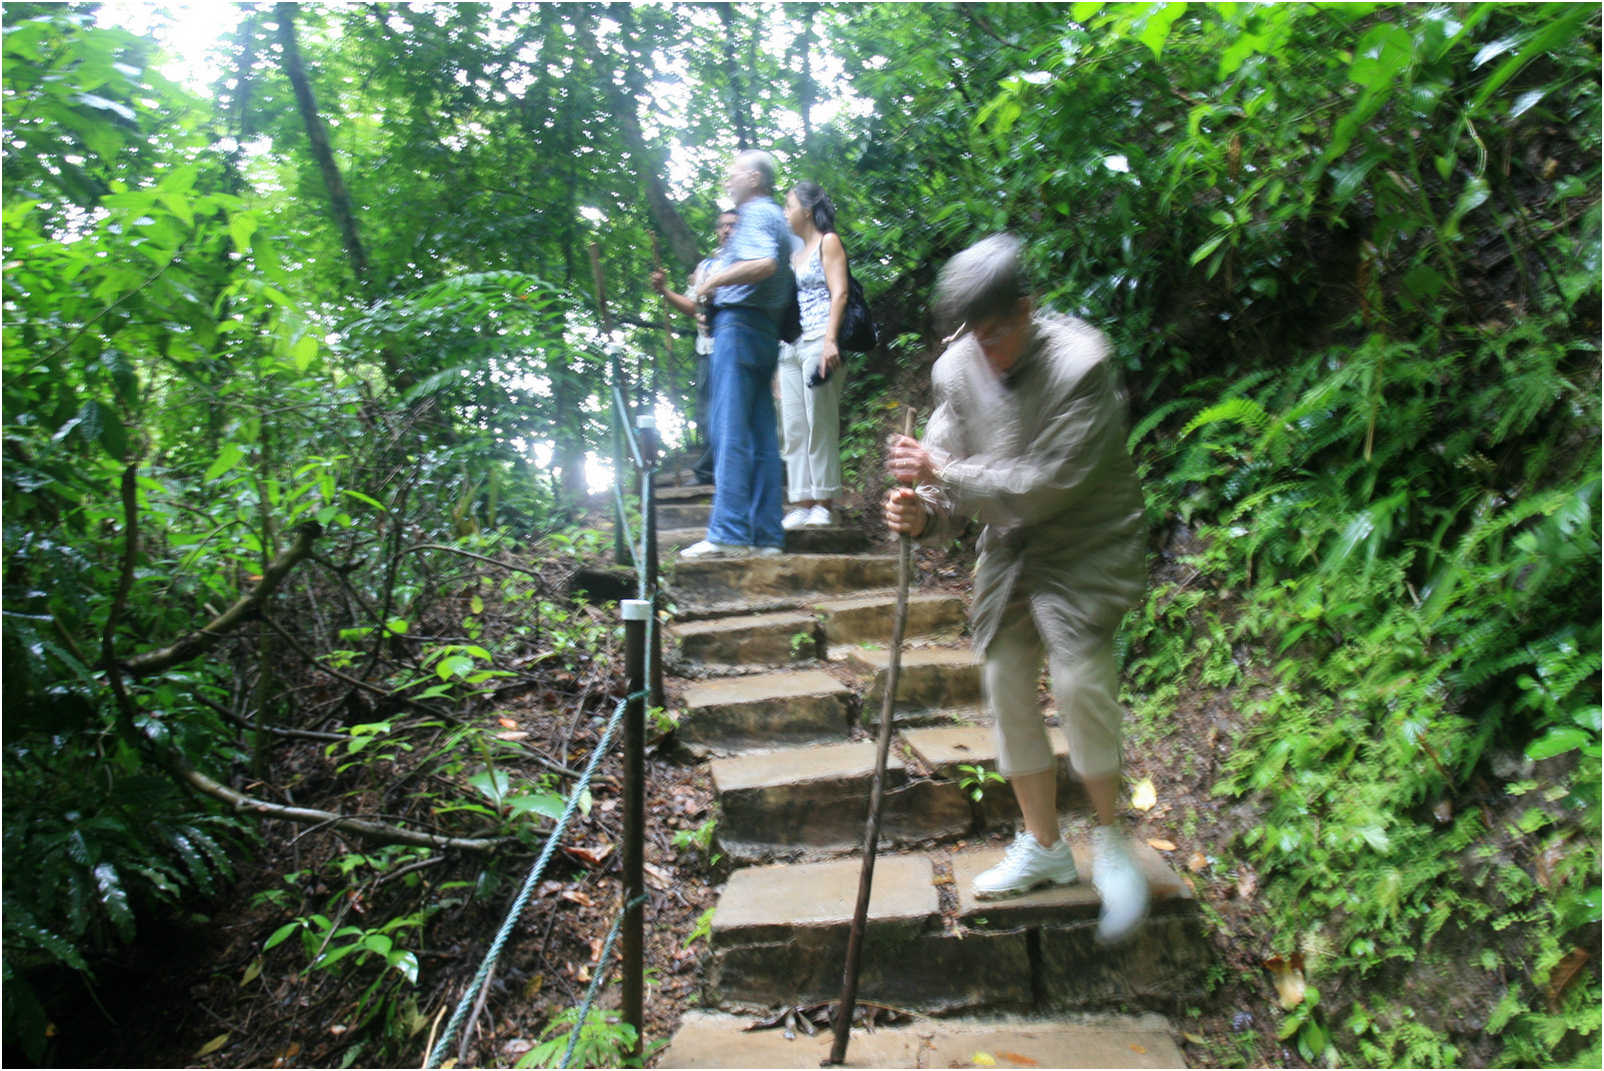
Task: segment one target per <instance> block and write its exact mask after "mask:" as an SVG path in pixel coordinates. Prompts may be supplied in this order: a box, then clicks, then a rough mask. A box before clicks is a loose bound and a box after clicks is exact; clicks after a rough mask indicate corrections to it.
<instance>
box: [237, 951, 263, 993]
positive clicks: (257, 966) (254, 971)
mask: <svg viewBox="0 0 1604 1071" xmlns="http://www.w3.org/2000/svg"><path fill="white" fill-rule="evenodd" d="M261 973H262V957H261V956H257V957H256V958H255V959H253V960H251V963H250V966H248V967H246V968H245V977H243V978H241V979H240V980H239V987H240V988H241V989H244V988H245V987H246V986H248V985H250V984H251V983H252V982H254V981H256V977H257V975H259V974H261Z"/></svg>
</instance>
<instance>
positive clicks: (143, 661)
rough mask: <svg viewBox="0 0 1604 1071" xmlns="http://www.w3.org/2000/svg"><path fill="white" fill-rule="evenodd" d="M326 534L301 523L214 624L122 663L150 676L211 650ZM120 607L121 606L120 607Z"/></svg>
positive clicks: (127, 478)
mask: <svg viewBox="0 0 1604 1071" xmlns="http://www.w3.org/2000/svg"><path fill="white" fill-rule="evenodd" d="M131 472H132V469H130V470H129V473H131ZM131 479H132V477H131V476H130V475H127V474H125V476H124V480H125V482H127V481H130V480H131ZM131 489H132V484H131V483H129V486H128V487H127V488H125V490H124V494H125V495H128V494H130V493H131ZM124 509H125V510H126V511H127V512H128V513H129V515H130V521H129V524H130V532H131V533H132V532H133V530H134V529H133V525H134V521H133V520H132V516H133V510H132V505H131V503H129V502H127V501H125V503H124ZM322 534H323V527H322V526H321V525H319V524H318V523H317V522H315V521H308V522H306V523H305V524H303V525H301V526H300V527H299V528H297V529H296V530H295V542H294V543H293V544H292V545H291V546H290V548H289V549H288V550H286V551H285V552H284V553H282V554H280V555H279V556H278V557H277V558H276V559H274V561H273V564H271V565H269V566H268V567H267V570H266V572H264V573H263V574H262V579H261V580H260V581H259V582H258V583H257V585H256V587H255V588H253V589H252V590H251V592H250V593H249V594H247V595H242V596H240V598H239V599H238V601H236V602H235V603H234V605H233V606H230V607H229V608H228V609H227V610H225V611H223V612H222V613H221V614H219V615H218V616H217V617H215V618H213V619H212V621H211V623H210V624H208V625H206V626H205V627H204V628H202V629H200V630H199V631H197V632H192V633H190V634H189V635H188V636H185V637H184V638H183V639H181V640H179V641H178V642H177V643H174V644H172V645H171V646H168V647H164V648H162V649H161V650H159V651H150V652H147V653H145V654H142V655H138V656H136V657H134V658H130V659H129V660H128V661H127V662H124V663H122V667H123V668H124V669H126V670H127V671H128V672H129V673H131V674H132V675H134V676H135V677H148V676H150V675H151V674H153V673H160V672H162V671H163V670H166V669H169V668H171V667H173V666H176V665H178V664H179V663H180V662H187V661H189V660H190V659H191V658H194V657H195V656H196V655H199V654H201V653H203V652H205V651H207V650H210V649H211V648H212V647H214V646H216V645H217V643H218V641H219V640H221V639H223V637H224V636H226V635H227V634H228V633H229V632H231V631H232V630H233V629H234V628H235V627H237V626H238V625H239V624H241V623H242V622H244V621H245V620H247V619H248V618H251V617H255V616H256V615H257V614H258V613H259V612H260V611H261V609H262V604H263V603H264V602H266V601H267V597H268V596H269V595H271V594H273V592H274V591H275V590H276V589H277V588H278V586H279V584H280V583H282V582H283V580H284V577H285V576H287V575H288V574H289V571H290V570H291V569H293V568H295V566H296V564H297V563H298V562H300V561H301V559H303V558H305V557H307V556H308V555H310V554H311V553H312V544H313V543H314V542H316V541H317V539H318V537H320V536H321V535H322ZM128 543H129V549H128V551H127V553H128V554H130V555H131V554H132V553H133V551H132V545H133V538H132V535H130V538H129V541H128ZM124 567H125V568H130V569H131V565H130V564H129V562H128V561H126V560H125V562H124ZM130 576H131V573H130ZM116 608H117V609H120V607H116ZM115 620H116V619H115V617H113V618H111V619H110V620H109V621H108V623H107V628H108V630H109V629H110V627H111V624H112V623H113V622H114V621H115ZM109 644H110V636H109V632H108V637H107V645H106V647H105V654H106V656H107V657H110V656H111V649H110V646H109Z"/></svg>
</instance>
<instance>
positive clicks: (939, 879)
mask: <svg viewBox="0 0 1604 1071" xmlns="http://www.w3.org/2000/svg"><path fill="white" fill-rule="evenodd" d="M930 883H931V884H932V885H952V884H954V883H955V879H954V878H953V876H952V875H951V874H938V875H936V876H935V877H934V878H931V879H930Z"/></svg>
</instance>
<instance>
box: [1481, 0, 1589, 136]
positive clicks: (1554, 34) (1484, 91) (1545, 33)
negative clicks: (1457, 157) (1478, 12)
mask: <svg viewBox="0 0 1604 1071" xmlns="http://www.w3.org/2000/svg"><path fill="white" fill-rule="evenodd" d="M1561 10H1563V11H1565V14H1564V15H1561V16H1560V17H1559V18H1557V19H1555V20H1554V21H1553V22H1551V23H1549V24H1548V25H1547V26H1544V27H1543V28H1542V29H1540V30H1538V31H1537V32H1536V33H1534V34H1533V35H1532V36H1531V39H1530V40H1529V41H1527V42H1526V45H1525V46H1524V47H1523V48H1522V49H1521V50H1520V51H1519V52H1517V53H1516V54H1515V55H1513V56H1511V57H1510V58H1509V59H1507V60H1505V61H1504V62H1503V63H1501V64H1499V65H1498V69H1497V70H1496V71H1494V72H1493V73H1492V76H1491V77H1490V78H1488V79H1487V81H1486V83H1485V84H1484V85H1483V86H1482V87H1481V89H1480V90H1479V91H1478V92H1477V93H1476V97H1475V99H1474V100H1472V101H1471V102H1470V111H1473V112H1474V111H1478V110H1480V108H1481V107H1482V105H1484V104H1486V103H1487V101H1488V99H1489V98H1491V97H1492V95H1493V94H1494V93H1497V92H1498V91H1499V90H1500V89H1502V88H1503V87H1504V83H1506V82H1508V81H1509V80H1510V79H1511V78H1513V77H1515V75H1517V74H1519V73H1520V71H1521V68H1523V67H1525V66H1526V65H1527V64H1528V63H1530V62H1531V61H1532V60H1534V59H1536V58H1538V57H1539V56H1546V55H1548V54H1549V53H1550V52H1552V51H1553V50H1554V48H1555V46H1557V45H1559V44H1560V43H1561V42H1563V41H1566V40H1568V39H1569V38H1571V37H1572V36H1574V35H1575V34H1576V32H1577V31H1578V30H1579V29H1580V28H1581V26H1582V23H1584V22H1586V21H1587V20H1588V19H1590V18H1593V17H1594V16H1596V15H1597V14H1598V8H1597V7H1596V6H1594V5H1591V4H1566V5H1564V6H1563V8H1562V9H1561ZM1483 51H1485V49H1484V50H1483ZM1479 56H1480V53H1478V57H1479Z"/></svg>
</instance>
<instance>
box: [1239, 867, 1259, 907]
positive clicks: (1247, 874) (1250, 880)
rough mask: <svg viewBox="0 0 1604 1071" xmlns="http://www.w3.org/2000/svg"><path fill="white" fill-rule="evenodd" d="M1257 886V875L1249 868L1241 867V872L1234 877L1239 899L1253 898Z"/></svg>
mask: <svg viewBox="0 0 1604 1071" xmlns="http://www.w3.org/2000/svg"><path fill="white" fill-rule="evenodd" d="M1258 887H1259V878H1258V875H1257V874H1255V873H1253V871H1251V870H1248V869H1246V868H1243V870H1242V873H1240V874H1238V875H1237V878H1236V895H1237V898H1238V899H1240V900H1251V899H1253V893H1254V890H1256V889H1257V888H1258Z"/></svg>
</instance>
